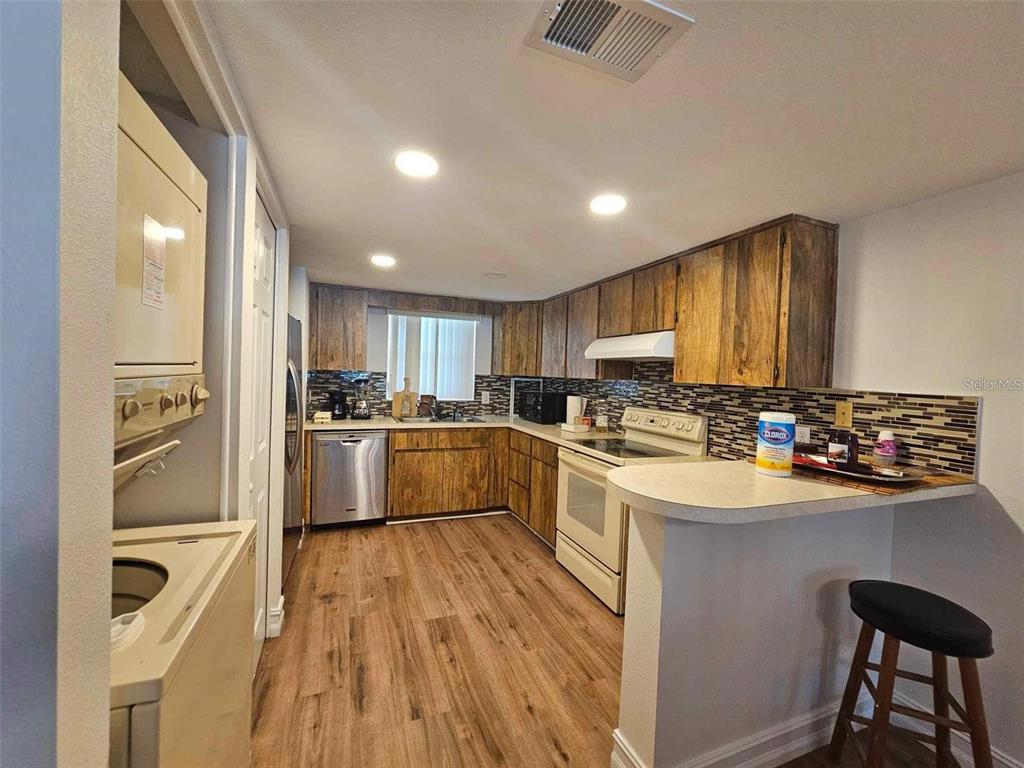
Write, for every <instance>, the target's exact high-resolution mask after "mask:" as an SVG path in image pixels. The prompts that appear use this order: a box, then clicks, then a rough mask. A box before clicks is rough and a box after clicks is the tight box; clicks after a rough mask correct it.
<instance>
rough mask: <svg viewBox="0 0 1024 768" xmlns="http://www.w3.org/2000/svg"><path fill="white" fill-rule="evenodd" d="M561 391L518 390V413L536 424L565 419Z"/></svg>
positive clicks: (563, 398)
mask: <svg viewBox="0 0 1024 768" xmlns="http://www.w3.org/2000/svg"><path fill="white" fill-rule="evenodd" d="M567 397H568V395H567V394H565V393H563V392H520V393H519V396H518V397H517V398H516V399H517V400H518V403H517V405H518V408H517V409H516V410H518V412H519V415H520V416H522V417H523V418H524V419H526V420H527V421H535V422H537V423H538V424H557V423H559V422H561V421H565V399H566V398H567Z"/></svg>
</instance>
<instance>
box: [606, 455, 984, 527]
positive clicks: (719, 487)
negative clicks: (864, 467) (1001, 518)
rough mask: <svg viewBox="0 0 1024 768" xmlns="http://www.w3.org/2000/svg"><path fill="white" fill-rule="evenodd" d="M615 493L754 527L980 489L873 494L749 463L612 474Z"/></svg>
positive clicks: (645, 505) (646, 506) (648, 467)
mask: <svg viewBox="0 0 1024 768" xmlns="http://www.w3.org/2000/svg"><path fill="white" fill-rule="evenodd" d="M608 483H609V486H610V490H611V492H612V493H613V494H615V495H616V496H618V497H620V498H621V499H622V500H623V501H624V502H625V503H627V504H629V505H630V506H631V507H633V508H635V509H640V510H643V511H646V512H653V513H655V514H659V515H663V516H665V517H671V518H676V519H678V520H688V521H691V522H697V523H732V524H736V523H755V522H762V521H765V520H779V519H782V518H786V517H800V516H804V515H817V514H822V513H825V512H839V511H843V510H850V509H866V508H869V507H884V506H889V505H892V504H906V503H908V502H914V501H927V500H930V499H940V498H948V497H952V496H969V495H972V494H974V493H975V492H976V490H977V486H976V485H975V484H974V483H971V482H965V483H963V484H961V485H947V486H943V487H931V488H922V489H919V490H910V491H907V492H906V493H900V494H897V495H885V494H880V493H872V492H871V491H866V490H861V489H858V488H847V487H843V486H840V485H835V484H832V483H825V482H821V481H819V480H814V479H811V478H807V477H803V476H798V475H793V476H792V477H769V476H768V475H761V474H758V473H757V472H756V471H755V469H754V465H753V464H751V463H750V462H747V461H743V460H740V461H716V462H707V463H699V464H686V463H677V464H640V465H631V466H625V467H616V468H615V469H613V470H611V471H610V472H609V473H608Z"/></svg>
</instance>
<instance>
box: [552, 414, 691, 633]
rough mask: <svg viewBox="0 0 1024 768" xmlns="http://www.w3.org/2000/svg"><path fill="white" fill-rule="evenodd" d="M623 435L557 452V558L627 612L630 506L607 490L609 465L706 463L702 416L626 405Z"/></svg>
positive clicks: (615, 608) (586, 439)
mask: <svg viewBox="0 0 1024 768" xmlns="http://www.w3.org/2000/svg"><path fill="white" fill-rule="evenodd" d="M620 426H621V427H622V428H623V429H624V430H625V434H623V435H619V434H615V435H603V436H595V437H593V438H589V437H584V438H580V439H579V440H576V441H574V442H576V443H578V445H579V449H578V450H573V449H569V448H560V449H559V451H558V519H557V529H558V533H557V537H556V540H555V557H556V559H557V560H558V562H559V563H561V564H562V565H563V566H564V567H565V568H566V569H567V570H568V571H569V572H570V573H572V574H573V576H575V577H576V578H577V579H579V580H580V582H582V583H583V585H584V586H586V587H587V589H589V590H590V591H591V592H593V593H594V594H595V595H596V596H597V597H598V598H599V599H600V600H601V601H602V602H604V603H605V605H607V606H608V607H609V608H611V609H612V610H613V611H614V612H615V613H623V612H624V610H625V594H626V578H625V577H626V554H627V551H626V550H627V525H628V521H629V516H628V515H629V508H628V507H626V506H625V505H623V504H620V503H618V502H616V501H615V500H613V499H611V498H610V497H609V495H608V493H607V492H606V489H605V477H606V475H607V474H608V470H610V469H613V468H614V467H621V466H625V465H626V464H651V463H658V462H680V461H708V460H709V457H708V455H707V431H708V422H707V419H706V418H704V417H703V416H698V415H696V414H692V413H681V412H678V411H659V410H654V409H649V408H632V407H631V408H626V410H625V411H624V412H623V414H622V421H621V422H620Z"/></svg>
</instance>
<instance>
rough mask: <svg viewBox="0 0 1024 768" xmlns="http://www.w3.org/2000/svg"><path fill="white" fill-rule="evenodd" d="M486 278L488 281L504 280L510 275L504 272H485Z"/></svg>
mask: <svg viewBox="0 0 1024 768" xmlns="http://www.w3.org/2000/svg"><path fill="white" fill-rule="evenodd" d="M484 277H486V278H487V279H488V280H504V279H505V278H506V277H508V275H506V274H505V273H504V272H484Z"/></svg>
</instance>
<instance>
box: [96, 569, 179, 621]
mask: <svg viewBox="0 0 1024 768" xmlns="http://www.w3.org/2000/svg"><path fill="white" fill-rule="evenodd" d="M165 584H167V569H166V568H164V567H163V566H160V565H157V564H156V563H148V562H146V561H145V560H128V559H122V558H115V559H114V578H113V584H112V585H111V587H112V589H111V595H110V597H111V601H110V618H112V619H113V618H117V617H118V616H120V615H122V614H125V613H132V612H134V611H137V610H139V609H140V608H142V607H143V606H144V605H145V604H146V603H148V602H149V601H150V600H152V599H153V598H154V597H156V596H157V595H158V594H160V590H161V589H163V588H164V585H165Z"/></svg>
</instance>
